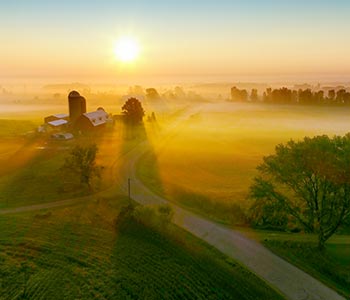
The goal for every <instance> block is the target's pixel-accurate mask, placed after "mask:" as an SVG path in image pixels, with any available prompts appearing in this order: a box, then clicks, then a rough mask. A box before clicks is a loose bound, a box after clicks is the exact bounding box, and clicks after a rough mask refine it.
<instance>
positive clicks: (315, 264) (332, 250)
mask: <svg viewBox="0 0 350 300" xmlns="http://www.w3.org/2000/svg"><path fill="white" fill-rule="evenodd" d="M348 242H349V243H346V244H341V243H328V244H326V249H325V251H324V252H323V253H322V252H320V251H319V250H318V248H317V243H316V242H296V241H293V240H288V241H287V240H285V241H281V240H266V241H264V242H263V244H264V245H265V246H266V247H268V248H269V249H271V250H272V251H273V252H274V253H276V254H278V255H279V256H281V257H283V258H284V259H286V260H288V261H289V262H291V263H293V264H294V265H296V266H297V267H299V268H300V269H303V270H304V271H306V272H307V273H309V274H311V275H312V276H314V277H315V278H318V279H319V280H320V281H323V282H324V283H325V284H326V285H328V286H330V287H331V288H333V289H335V290H337V291H338V292H339V293H341V294H343V295H344V296H347V297H350V277H349V274H350V259H349V258H350V239H348Z"/></svg>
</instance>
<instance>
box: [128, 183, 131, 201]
mask: <svg viewBox="0 0 350 300" xmlns="http://www.w3.org/2000/svg"><path fill="white" fill-rule="evenodd" d="M130 182H131V179H130V178H128V197H129V200H131V188H130Z"/></svg>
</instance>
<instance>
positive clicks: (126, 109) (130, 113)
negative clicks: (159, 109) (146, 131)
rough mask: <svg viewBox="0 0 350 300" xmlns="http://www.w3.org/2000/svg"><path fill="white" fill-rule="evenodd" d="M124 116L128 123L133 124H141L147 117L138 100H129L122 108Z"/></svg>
mask: <svg viewBox="0 0 350 300" xmlns="http://www.w3.org/2000/svg"><path fill="white" fill-rule="evenodd" d="M122 110H123V114H124V115H125V117H126V120H127V122H129V123H131V124H139V123H141V122H142V118H143V117H144V115H145V111H144V110H143V108H142V105H141V102H140V101H139V100H138V99H136V98H129V99H128V100H127V101H126V102H125V104H124V105H123V107H122Z"/></svg>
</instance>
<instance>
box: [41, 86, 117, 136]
mask: <svg viewBox="0 0 350 300" xmlns="http://www.w3.org/2000/svg"><path fill="white" fill-rule="evenodd" d="M68 108H69V115H68V114H55V115H51V116H48V117H46V118H45V119H44V121H45V124H44V125H43V126H42V128H40V130H41V132H47V131H51V132H52V131H54V132H64V131H66V129H67V128H68V129H69V130H80V131H89V130H94V131H95V130H96V129H101V128H104V127H105V126H106V124H107V123H113V120H112V119H111V118H109V115H108V114H107V113H106V112H105V110H104V109H103V108H102V107H99V108H98V109H97V110H96V111H93V112H86V100H85V98H84V97H83V96H81V95H80V94H79V93H78V92H77V91H71V92H70V93H69V94H68Z"/></svg>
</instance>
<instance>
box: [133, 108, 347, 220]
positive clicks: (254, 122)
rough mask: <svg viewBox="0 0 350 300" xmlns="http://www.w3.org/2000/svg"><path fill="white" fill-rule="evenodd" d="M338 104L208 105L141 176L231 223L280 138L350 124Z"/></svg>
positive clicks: (155, 152)
mask: <svg viewBox="0 0 350 300" xmlns="http://www.w3.org/2000/svg"><path fill="white" fill-rule="evenodd" d="M348 115H349V109H348V108H339V107H307V106H304V107H303V106H283V105H281V106H277V105H276V106H270V105H258V104H257V105H253V104H251V105H249V104H234V103H227V104H209V105H205V106H203V107H201V108H200V110H199V112H198V113H195V114H193V115H192V116H190V118H189V119H188V120H186V121H185V122H183V123H182V124H180V125H179V126H178V127H177V128H176V131H175V133H173V134H172V135H171V136H170V137H168V138H167V140H166V141H165V142H164V141H162V140H159V139H152V140H151V141H152V146H153V149H152V150H151V151H150V152H149V153H148V154H146V155H144V156H143V157H142V159H141V160H140V161H139V163H138V170H137V175H138V177H139V178H140V179H141V180H142V181H143V182H144V183H145V184H146V185H147V186H149V187H150V188H151V189H152V190H153V191H154V192H156V193H158V194H163V195H165V196H167V198H168V199H170V200H172V201H176V202H178V203H180V204H181V205H184V206H186V207H188V208H191V209H193V210H195V211H197V212H199V213H202V214H205V215H206V216H209V217H211V218H213V219H215V220H218V221H220V222H223V223H227V224H237V223H238V224H239V223H241V222H242V220H241V219H242V216H240V214H238V215H236V216H235V213H236V212H237V210H238V209H239V208H238V207H237V206H240V207H241V208H242V209H243V210H245V209H246V208H247V207H249V205H250V203H249V201H248V200H247V196H248V191H249V186H250V185H251V183H252V180H253V178H254V176H255V175H257V172H256V167H257V166H258V165H259V164H260V163H261V162H262V158H263V156H265V155H269V154H271V153H273V152H274V148H275V146H276V145H277V144H279V143H284V142H287V141H288V140H290V139H302V138H303V137H304V136H314V135H320V134H329V135H334V134H344V133H346V132H348V131H349V129H350V120H349V118H348Z"/></svg>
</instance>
